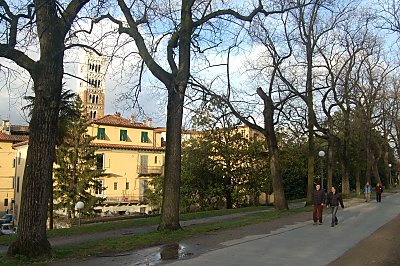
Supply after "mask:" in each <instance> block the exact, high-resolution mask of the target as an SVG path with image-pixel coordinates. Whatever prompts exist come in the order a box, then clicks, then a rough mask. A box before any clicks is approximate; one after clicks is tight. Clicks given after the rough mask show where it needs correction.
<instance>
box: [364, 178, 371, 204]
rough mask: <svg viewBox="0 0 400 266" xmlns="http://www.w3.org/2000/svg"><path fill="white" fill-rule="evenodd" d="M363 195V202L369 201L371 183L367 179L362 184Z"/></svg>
mask: <svg viewBox="0 0 400 266" xmlns="http://www.w3.org/2000/svg"><path fill="white" fill-rule="evenodd" d="M364 197H365V202H368V201H370V199H371V185H370V184H369V182H368V181H367V183H365V186H364Z"/></svg>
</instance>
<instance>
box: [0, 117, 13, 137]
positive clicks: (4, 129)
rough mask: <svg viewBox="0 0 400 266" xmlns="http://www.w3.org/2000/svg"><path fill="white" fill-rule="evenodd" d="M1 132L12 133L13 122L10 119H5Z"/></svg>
mask: <svg viewBox="0 0 400 266" xmlns="http://www.w3.org/2000/svg"><path fill="white" fill-rule="evenodd" d="M1 132H3V133H4V134H7V135H11V123H10V120H3V121H2V123H1Z"/></svg>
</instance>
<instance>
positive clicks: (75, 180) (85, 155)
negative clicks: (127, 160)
mask: <svg viewBox="0 0 400 266" xmlns="http://www.w3.org/2000/svg"><path fill="white" fill-rule="evenodd" d="M74 108H75V109H76V110H80V111H81V115H80V116H78V117H76V118H73V119H71V120H70V121H69V122H67V123H66V128H67V131H66V133H65V136H64V138H63V142H62V144H61V145H60V146H58V148H57V150H56V163H57V165H58V167H56V168H55V169H54V176H55V180H54V181H55V182H54V200H55V202H56V203H55V209H65V210H67V211H68V212H70V211H71V212H72V213H74V212H73V210H74V209H75V204H76V202H78V201H82V202H84V203H85V207H84V210H83V212H86V213H89V212H92V211H93V207H94V206H96V205H97V204H99V203H100V202H101V198H99V197H96V196H93V194H94V193H93V192H94V191H96V190H101V189H102V187H101V183H100V181H99V180H98V177H100V176H101V175H102V173H103V170H100V169H97V167H96V162H97V159H96V154H95V151H96V148H95V147H93V146H91V145H90V144H91V142H92V141H93V140H94V139H95V137H92V136H90V135H88V134H87V127H88V125H89V124H88V119H89V118H88V117H87V116H86V114H83V105H82V101H81V100H80V98H79V97H77V98H76V101H75V106H74Z"/></svg>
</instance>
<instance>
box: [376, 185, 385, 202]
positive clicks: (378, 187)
mask: <svg viewBox="0 0 400 266" xmlns="http://www.w3.org/2000/svg"><path fill="white" fill-rule="evenodd" d="M375 192H376V201H377V202H381V200H382V192H383V187H382V185H381V183H378V184H376V187H375Z"/></svg>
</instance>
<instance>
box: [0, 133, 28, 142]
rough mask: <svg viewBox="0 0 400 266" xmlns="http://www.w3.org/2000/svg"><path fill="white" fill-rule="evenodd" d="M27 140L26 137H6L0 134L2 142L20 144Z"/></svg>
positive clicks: (6, 135)
mask: <svg viewBox="0 0 400 266" xmlns="http://www.w3.org/2000/svg"><path fill="white" fill-rule="evenodd" d="M28 138H29V137H28V136H26V135H8V134H4V133H3V132H0V141H3V142H21V141H25V140H28Z"/></svg>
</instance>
